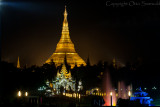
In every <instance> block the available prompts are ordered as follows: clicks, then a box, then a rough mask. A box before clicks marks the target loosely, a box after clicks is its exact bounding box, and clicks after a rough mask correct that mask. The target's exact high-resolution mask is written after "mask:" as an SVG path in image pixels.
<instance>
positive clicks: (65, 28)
mask: <svg viewBox="0 0 160 107" xmlns="http://www.w3.org/2000/svg"><path fill="white" fill-rule="evenodd" d="M67 15H68V13H67V9H66V6H65V10H64V20H63V31H66V30H67V31H68V21H67Z"/></svg>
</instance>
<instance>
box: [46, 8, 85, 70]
mask: <svg viewBox="0 0 160 107" xmlns="http://www.w3.org/2000/svg"><path fill="white" fill-rule="evenodd" d="M67 15H68V14H67V10H66V6H65V11H64V21H63V27H62V34H61V38H60V41H59V42H58V44H57V47H56V51H55V52H54V53H53V54H52V56H51V57H50V58H49V59H48V60H47V61H46V63H50V62H51V61H53V62H54V63H55V64H56V66H60V65H61V64H63V62H64V58H65V55H66V59H67V63H68V64H69V65H70V66H71V68H73V67H74V66H75V64H77V66H78V67H79V66H80V65H82V64H83V65H84V66H85V65H86V63H85V62H84V60H83V59H82V58H81V57H80V56H79V55H78V54H77V53H76V51H75V48H74V44H73V43H72V41H71V39H70V36H69V27H68V21H67Z"/></svg>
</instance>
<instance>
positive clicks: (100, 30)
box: [0, 0, 160, 66]
mask: <svg viewBox="0 0 160 107" xmlns="http://www.w3.org/2000/svg"><path fill="white" fill-rule="evenodd" d="M68 1H69V2H68ZM68 1H60V0H57V1H56V0H50V1H49V0H44V1H39V2H37V1H36V0H27V1H24V0H14V2H13V1H12V0H5V3H4V4H3V5H1V6H2V7H1V10H0V12H1V16H2V18H1V19H2V20H1V21H2V24H1V28H2V29H1V30H2V60H5V61H9V62H14V63H15V64H16V61H17V57H18V56H20V61H21V65H22V66H24V64H27V65H28V66H30V65H33V64H36V65H42V64H43V63H44V62H45V61H46V60H47V59H48V58H49V57H50V56H51V55H52V53H53V52H54V51H55V48H56V44H57V43H58V41H59V39H60V36H61V30H62V22H63V12H64V6H65V5H67V11H68V22H69V29H70V37H71V40H72V42H73V43H74V44H75V49H76V51H77V53H79V55H80V56H81V57H82V58H83V59H84V60H86V59H87V57H88V55H89V56H90V60H91V63H92V64H95V63H97V62H98V61H99V60H103V61H109V62H110V61H111V60H112V59H113V57H116V58H117V59H118V60H119V61H121V62H122V63H126V62H127V61H130V62H133V61H135V60H137V58H141V59H142V60H143V61H147V62H155V61H156V62H160V53H159V49H160V48H159V46H160V42H159V41H160V14H159V13H160V11H159V10H160V5H159V6H151V5H150V6H142V5H140V6H129V5H128V6H124V7H120V6H118V7H113V6H108V5H106V2H107V0H101V1H100V0H95V1H91V0H90V1H89V2H86V1H83V0H79V1H78V0H74V1H70V0H68ZM110 1H112V2H111V3H117V2H116V1H113V0H110ZM132 1H133V0H132ZM123 2H125V1H122V2H121V3H123ZM134 2H136V1H134ZM139 2H140V1H139ZM118 3H119V2H118ZM126 3H127V2H126Z"/></svg>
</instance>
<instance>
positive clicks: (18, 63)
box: [17, 56, 20, 68]
mask: <svg viewBox="0 0 160 107" xmlns="http://www.w3.org/2000/svg"><path fill="white" fill-rule="evenodd" d="M17 68H20V62H19V56H18V61H17Z"/></svg>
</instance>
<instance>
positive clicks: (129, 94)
mask: <svg viewBox="0 0 160 107" xmlns="http://www.w3.org/2000/svg"><path fill="white" fill-rule="evenodd" d="M128 96H129V100H130V97H131V91H129V92H128Z"/></svg>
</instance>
